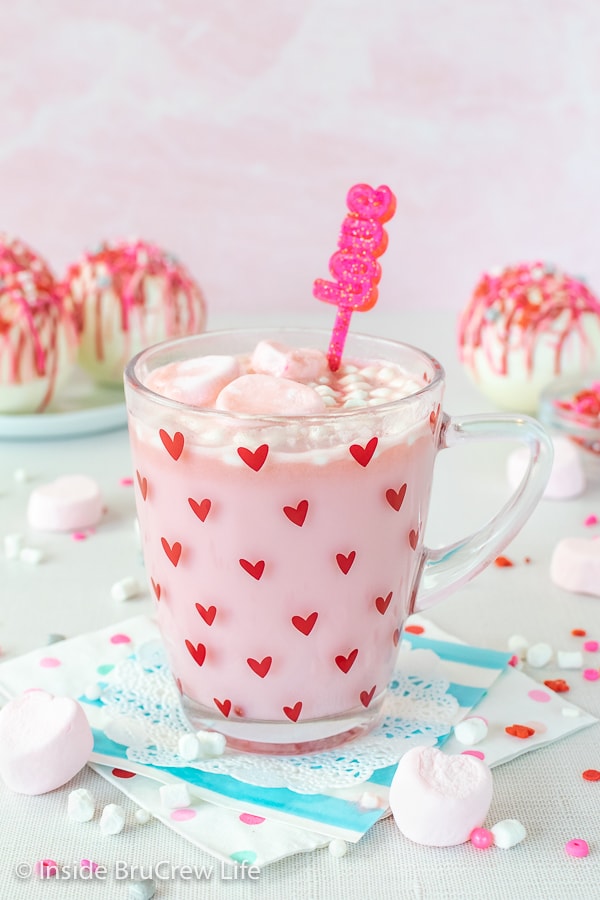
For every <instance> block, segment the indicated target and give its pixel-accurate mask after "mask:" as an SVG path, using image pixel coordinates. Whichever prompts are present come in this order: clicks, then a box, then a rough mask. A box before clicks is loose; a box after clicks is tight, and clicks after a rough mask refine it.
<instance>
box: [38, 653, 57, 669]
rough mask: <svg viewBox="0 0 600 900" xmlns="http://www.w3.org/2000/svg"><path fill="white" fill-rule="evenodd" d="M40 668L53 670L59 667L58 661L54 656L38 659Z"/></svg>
mask: <svg viewBox="0 0 600 900" xmlns="http://www.w3.org/2000/svg"><path fill="white" fill-rule="evenodd" d="M40 666H42V667H43V668H44V669H55V668H56V667H57V666H60V659H57V658H56V657H55V656H44V657H42V659H40Z"/></svg>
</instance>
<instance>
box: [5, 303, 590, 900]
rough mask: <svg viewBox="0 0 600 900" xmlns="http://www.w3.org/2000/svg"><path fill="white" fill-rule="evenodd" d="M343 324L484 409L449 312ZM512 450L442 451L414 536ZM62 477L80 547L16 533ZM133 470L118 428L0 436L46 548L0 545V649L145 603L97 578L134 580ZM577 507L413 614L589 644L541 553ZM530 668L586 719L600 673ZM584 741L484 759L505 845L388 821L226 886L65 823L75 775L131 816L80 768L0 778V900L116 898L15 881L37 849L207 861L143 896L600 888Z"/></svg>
mask: <svg viewBox="0 0 600 900" xmlns="http://www.w3.org/2000/svg"><path fill="white" fill-rule="evenodd" d="M314 303H315V305H316V307H317V308H316V309H315V311H314V312H313V311H312V310H310V311H309V313H308V314H307V315H305V316H303V317H297V318H296V321H297V322H298V324H315V325H319V326H323V327H328V326H329V324H330V322H331V313H332V311H331V310H329V309H328V308H325V307H323V308H321V307H319V305H318V304H317V302H316V301H314ZM249 320H250V317H249V316H248V315H240V316H239V317H237V319H236V320H234V321H232V320H231V319H230V320H229V321H227V320H226V319H225V318H224V317H219V316H218V315H213V316H212V320H211V323H210V325H211V328H216V327H221V326H227V325H231V324H235V325H243V324H248V323H249ZM262 321H263V323H264V324H281V323H282V321H283V317H282V316H279V315H276V314H274V315H273V316H271V317H267V316H264V317H263V320H262ZM258 324H261V323H260V322H259V323H258ZM289 324H292V321H291V319H290V322H289ZM352 327H353V329H354V330H355V331H357V332H358V331H365V332H368V333H370V334H382V335H385V336H388V337H392V338H396V339H399V340H405V341H407V342H409V343H413V344H416V345H418V346H421V347H423V348H425V349H427V350H428V351H429V352H431V353H433V354H434V355H435V356H437V357H438V359H440V361H441V362H442V363H443V365H444V367H445V368H446V371H447V376H448V387H447V392H446V410H447V412H449V413H450V414H458V413H473V412H477V411H481V412H493V408H492V407H491V406H490V404H489V403H488V402H487V401H486V400H485V399H484V398H483V397H482V396H481V395H480V394H479V393H478V392H477V391H476V389H475V388H474V387H473V386H472V385H471V384H470V383H469V382H468V380H467V378H466V376H465V375H464V373H463V372H462V370H461V368H460V365H459V363H458V361H457V353H456V342H455V321H454V318H453V317H452V316H449V315H448V314H447V313H444V314H439V315H436V314H433V313H431V312H428V313H426V314H423V315H419V314H417V313H412V314H407V315H404V314H401V313H397V314H390V313H389V312H388V313H386V311H385V310H384V309H383V308H382V309H379V307H377V308H376V309H374V310H373V311H372V312H371V313H369V316H368V317H364V318H361V317H360V316H359V315H356V316H355V318H354V321H353V325H352ZM511 449H513V448H512V446H511V445H504V446H503V445H500V446H494V445H489V444H485V445H479V446H476V447H473V448H464V449H461V448H457V449H455V450H452V451H446V452H444V453H442V454H440V456H439V457H438V461H437V464H436V474H435V479H434V495H433V501H432V506H431V511H430V520H429V523H428V529H427V535H426V542H427V543H429V544H432V545H435V544H440V543H442V542H446V541H449V540H453V539H455V538H458V537H460V536H462V535H463V534H464V533H466V532H467V531H471V530H473V529H474V528H475V527H477V526H478V525H479V524H481V523H482V522H483V521H484V519H486V518H488V517H489V515H490V514H491V513H492V512H493V511H495V510H496V509H497V508H498V507H499V506H500V505H501V504H502V502H503V501H504V499H505V498H506V496H507V494H508V486H507V483H506V479H505V474H504V466H505V459H506V456H507V454H508V452H510V450H511ZM18 469H22V470H24V471H25V472H26V473H27V474H28V480H27V481H26V482H18V481H17V480H15V478H14V473H15V471H16V470H18ZM74 472H82V473H87V474H89V475H91V476H93V477H94V478H96V479H97V481H98V482H99V484H100V486H101V488H102V490H103V493H104V497H105V500H106V505H107V508H108V512H107V514H106V516H105V519H104V520H103V522H102V525H101V527H99V528H98V530H97V533H96V534H95V535H94V536H93V538H90V539H88V540H87V541H82V542H79V543H78V542H75V541H72V540H71V539H70V538H68V537H66V536H64V535H50V534H35V533H32V532H31V531H29V530H28V526H27V523H26V503H27V498H28V495H29V493H30V491H31V489H32V488H33V487H34V486H35V485H37V484H41V483H44V482H47V481H51V480H53V479H54V478H56V477H57V476H59V475H63V474H72V473H74ZM131 472H132V470H131V462H130V457H129V449H128V444H127V434H126V431H125V429H119V430H116V431H113V432H109V433H104V434H98V435H92V436H83V437H78V438H71V439H53V440H27V441H18V440H17V441H15V440H10V441H9V440H0V539H2V538H3V536H4V535H5V534H9V533H13V532H23V533H25V534H26V535H27V540H28V543H30V544H32V545H35V546H38V547H41V548H42V549H43V550H44V553H45V555H46V559H45V561H44V562H43V563H42V564H41V565H39V566H26V565H24V564H22V563H17V562H14V561H9V560H5V559H4V558H2V557H1V554H0V644H1V646H2V648H3V651H4V654H5V657H6V658H9V657H12V656H13V655H17V654H20V653H23V652H25V651H27V650H31V649H34V648H36V647H38V646H42V645H44V644H45V643H46V640H47V636H48V635H49V634H51V633H55V632H58V633H62V634H64V635H67V636H73V635H77V634H80V633H82V632H85V631H90V630H93V629H96V628H99V627H102V626H104V625H109V624H111V623H117V622H119V621H121V620H122V619H125V618H127V617H129V616H131V615H134V614H136V613H138V612H140V613H141V612H150V611H151V609H152V600H151V598H150V596H149V595H146V596H144V597H143V598H141V599H138V600H133V601H130V602H128V603H122V602H121V603H119V602H115V601H114V600H112V599H111V597H110V588H111V586H112V585H113V583H114V582H115V581H118V580H119V579H121V578H123V577H124V576H126V575H134V576H137V577H139V578H141V579H144V573H143V568H142V563H141V560H140V556H139V551H138V548H137V543H136V538H135V535H134V528H133V522H134V499H133V491H132V489H131V488H126V487H123V486H122V485H121V484H120V479H121V478H122V477H127V476H130V475H131ZM590 513H596V514H598V515H599V516H600V489H599V487H598V484H597V483H596V484H594V483H591V484H590V486H589V488H588V490H587V492H586V493H585V494H584V495H583V496H582V497H580V498H578V499H576V500H571V501H563V502H558V501H548V500H544V501H542V502H541V503H540V505H539V506H538V508H537V509H536V511H535V512H534V514H533V515H532V517H531V519H530V520H529V522H528V523H527V524H526V526H525V527H524V528H523V530H522V531H521V533H520V534H519V535H518V536H517V537H516V538H515V540H514V541H513V542H512V544H511V545H510V547H509V548H508V549H507V551H506V552H507V554H508V555H510V556H511V557H512V558H513V559H514V560H515V561H517V562H522V560H523V558H524V557H525V556H529V557H531V560H532V562H531V563H530V564H529V565H524V564H520V565H515V566H514V567H513V568H511V569H502V568H498V567H495V566H492V567H490V568H488V569H487V570H486V571H485V572H483V573H482V574H481V575H479V576H478V577H477V578H476V579H475V580H474V581H473V582H472V583H471V584H470V585H467V586H466V587H464V588H462V589H461V590H460V591H458V592H457V593H455V594H454V595H453V596H452V597H451V598H449V599H447V600H445V601H443V603H442V604H441V605H439V606H437V607H435V608H434V609H433V610H432V611H430V612H429V613H428V615H429V616H430V618H431V619H433V620H434V621H435V622H436V623H437V624H438V625H440V626H441V627H443V628H445V629H446V630H447V631H449V632H451V633H453V634H455V635H456V636H457V637H459V638H461V639H463V640H466V641H468V642H470V643H472V644H475V645H478V646H485V647H490V648H493V649H497V650H505V649H506V647H507V639H508V637H509V636H510V635H511V634H514V633H521V634H523V635H524V636H525V637H526V638H527V639H528V640H529V642H530V643H536V642H538V641H546V642H548V643H549V644H551V645H552V646H553V647H554V648H555V649H568V648H571V647H572V646H573V639H572V638H571V637H570V632H571V629H573V628H575V627H582V628H586V629H587V632H588V635H589V637H590V638H597V639H600V599H598V598H594V597H589V596H583V595H574V594H568V593H566V592H564V591H562V590H560V589H558V588H557V587H556V586H554V585H553V584H552V582H551V580H550V577H549V561H550V557H551V554H552V551H553V548H554V546H555V544H556V542H557V541H558V540H559V539H560V538H562V537H565V536H576V535H579V536H584V537H591V534H592V529H589V528H585V527H584V525H583V521H584V519H585V517H586V516H587V515H589V514H590ZM598 528H600V526H598ZM598 664H600V655H599V657H598ZM530 674H533V675H534V677H536V678H537V679H539V680H540V681H542V680H544V679H546V678H555V677H563V678H567V680H568V681H569V683H570V685H571V691H570V694H569V695H568V696H569V699H570V700H571V701H572V702H574V703H576V704H578V705H579V706H581V707H583V708H584V709H585V710H587V711H588V712H590V713H592V714H593V715H596V716H600V681H598V682H589V681H586V680H584V679H583V677H582V674H581V672H565V671H561V670H559V669H558V668H557V667H556V666H555V665H554V664H550V665H549V666H548V667H546V668H545V669H543V670H537V671H530ZM599 739H600V729H599V727H598V725H595V726H592V727H591V728H588V729H585V730H583V731H581V732H579V733H577V734H575V735H574V736H572V737H569V738H566V739H564V740H562V741H558V742H556V743H554V744H551V745H549V746H547V747H545V748H542V749H540V750H536V751H533V752H531V753H528V754H525V755H523V756H521V757H520V758H518V759H516V760H514V761H512V762H510V763H506V764H505V765H502V766H499V767H497V768H495V769H494V770H493V777H494V799H493V803H492V808H491V810H490V814H489V817H488V824H493V823H494V822H496V821H499V820H500V819H504V818H516V819H519V820H520V821H522V822H523V824H524V825H525V826H526V828H527V831H528V836H527V838H526V840H525V841H524V842H523V843H522V844H520V845H519V846H518V847H516V848H513V849H511V850H499V849H497V848H496V849H491V850H487V851H481V850H476V849H474V848H473V847H472V846H471V845H470V844H465V845H462V846H458V847H452V848H446V849H436V848H430V847H423V846H417V845H415V844H412V843H410V842H409V841H407V840H406V839H404V838H403V837H402V836H401V835H400V833H399V831H398V830H397V829H396V827H395V825H394V824H393V821H392V820H391V819H389V818H388V819H386V820H384V821H381V822H379V823H378V824H377V825H376V826H375V827H374V828H373V829H372V830H371V831H370V832H369V833H368V834H367V835H366V836H365V837H364V838H363V839H362V840H361V841H360V842H359V843H358V844H356V845H349V850H348V853H347V854H346V856H344V857H343V858H341V859H335V858H333V856H331V854H330V853H329V852H328V850H327V849H324V850H320V851H317V852H315V853H312V854H305V855H298V856H295V857H292V858H289V859H287V860H284V861H282V862H279V863H276V864H273V865H271V866H268V867H266V868H265V869H264V870H263V871H262V872H261V875H260V878H259V879H258V880H257V881H254V882H248V881H244V882H241V881H240V882H236V881H232V880H224V879H223V878H221V873H220V867H219V864H218V863H216V861H215V860H213V859H212V858H211V857H209V856H208V855H207V854H205V853H203V852H201V851H199V850H197V849H196V848H195V847H193V846H192V845H190V844H189V843H187V842H186V841H185V840H184V839H183V838H181V837H179V836H177V835H176V834H175V833H173V832H172V831H171V830H170V829H167V828H166V827H165V826H163V825H162V824H161V823H160V822H158V821H156V820H154V821H152V822H151V823H149V824H148V825H145V826H144V827H139V826H135V827H133V826H132V827H129V828H127V829H126V830H125V831H124V832H122V833H121V834H120V835H118V836H113V837H108V836H103V835H101V833H100V832H99V829H98V828H92V827H88V826H86V825H76V824H75V823H72V822H70V821H69V820H68V819H67V816H66V803H67V797H68V794H69V792H70V791H71V790H73V789H74V788H75V787H87V788H88V789H89V790H90V791H91V792H92V793H93V794H94V796H95V797H96V798H97V805H98V807H100V808H101V807H102V806H103V805H105V804H106V803H122V804H123V805H124V806H125V808H126V810H127V811H128V812H129V813H132V812H133V810H134V805H133V804H132V803H130V801H129V800H127V798H125V797H124V796H123V795H121V794H120V793H119V792H118V791H116V790H115V789H114V788H113V787H112V786H111V785H109V784H108V783H106V782H105V781H104V780H103V779H102V778H100V777H99V776H97V775H96V774H95V773H94V772H92V771H91V770H89V769H88V768H86V769H84V770H83V771H82V772H81V773H80V774H79V775H78V776H77V777H76V779H75V780H74V781H73V782H71V783H69V784H68V785H66V786H65V787H63V788H60V789H58V790H56V791H53V792H52V793H50V794H47V795H44V796H40V797H26V796H20V795H16V794H13V793H11V792H10V791H8V790H7V789H6V788H5V787H4V786H3V785H0V900H4V898H7V900H8V898H21V897H23V898H32V900H35V898H38V897H39V898H42V897H43V898H61V900H62V898H73V900H88V898H99V897H111V898H118V897H127V894H128V888H127V884H126V883H125V882H123V881H118V880H116V879H115V878H111V877H110V875H109V878H108V880H107V881H104V882H98V881H96V882H93V881H92V882H77V883H76V884H74V883H67V882H64V881H63V882H56V883H54V882H52V881H44V882H40V881H37V880H36V879H35V878H31V879H28V880H25V881H19V879H18V878H17V877H16V876H15V867H16V865H17V864H18V863H19V862H22V861H25V862H34V861H35V860H37V859H40V858H43V857H51V858H54V859H57V860H59V861H63V862H74V861H78V860H80V859H81V858H85V857H87V858H91V859H96V860H97V861H99V862H102V863H103V864H104V865H106V866H107V867H108V870H109V873H110V872H111V867H114V863H115V861H116V860H125V861H127V862H128V863H129V864H139V865H143V866H152V865H154V864H155V863H157V862H158V861H163V860H168V861H169V862H170V863H171V864H172V865H173V866H179V865H183V864H192V865H194V864H198V865H201V864H202V863H205V864H206V865H213V866H214V874H213V877H212V878H211V879H210V880H208V881H203V882H202V883H201V884H199V883H198V882H194V881H191V882H190V881H184V880H181V879H179V880H178V879H173V880H168V881H160V882H159V886H158V891H157V894H156V896H157V898H169V900H175V898H191V897H195V896H202V897H207V898H225V897H227V898H238V897H246V896H249V897H255V898H273V900H294V898H298V900H332V898H333V900H337V898H340V900H341V898H344V900H354V898H356V900H359V898H360V900H364V898H366V897H368V898H377V900H383V898H410V900H422V898H457V900H471V898H473V900H488V898H489V900H492V898H498V900H500V898H502V900H505V898H512V900H520V898H522V900H538V898H539V900H552V898H556V900H559V898H560V900H564V898H568V900H578V898H595V897H600V783H590V782H585V781H584V780H583V779H582V777H581V773H582V771H583V770H585V769H588V768H600V740H599ZM574 837H580V838H585V839H586V840H587V841H588V842H589V844H590V848H591V850H590V855H589V856H588V857H587V858H586V859H573V858H571V857H569V856H567V855H566V853H565V851H564V845H565V842H566V841H567V840H569V839H571V838H574Z"/></svg>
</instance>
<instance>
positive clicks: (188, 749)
mask: <svg viewBox="0 0 600 900" xmlns="http://www.w3.org/2000/svg"><path fill="white" fill-rule="evenodd" d="M177 752H178V753H179V755H180V756H181V758H182V759H186V760H188V761H191V760H193V759H197V758H198V753H199V752H200V742H199V741H198V738H197V737H196V735H195V734H182V735H181V737H180V738H179V741H178V744H177Z"/></svg>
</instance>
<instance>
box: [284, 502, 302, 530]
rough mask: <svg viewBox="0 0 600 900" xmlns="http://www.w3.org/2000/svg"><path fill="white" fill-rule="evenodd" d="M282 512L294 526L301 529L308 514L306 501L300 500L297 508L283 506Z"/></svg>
mask: <svg viewBox="0 0 600 900" xmlns="http://www.w3.org/2000/svg"><path fill="white" fill-rule="evenodd" d="M283 511H284V513H285V514H286V516H287V517H288V519H289V520H290V522H293V523H294V525H298V527H299V528H302V526H303V525H304V522H305V520H306V514H307V513H308V500H301V501H300V503H298V505H297V506H284V507H283Z"/></svg>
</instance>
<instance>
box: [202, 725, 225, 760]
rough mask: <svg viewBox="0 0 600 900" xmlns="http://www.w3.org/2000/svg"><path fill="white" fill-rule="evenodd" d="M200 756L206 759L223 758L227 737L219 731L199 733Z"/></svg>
mask: <svg viewBox="0 0 600 900" xmlns="http://www.w3.org/2000/svg"><path fill="white" fill-rule="evenodd" d="M196 737H197V739H198V744H199V755H200V756H201V757H203V758H204V759H208V758H210V757H211V756H223V754H224V753H225V747H226V745H227V741H226V739H225V735H224V734H221V733H220V732H218V731H197V732H196Z"/></svg>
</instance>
